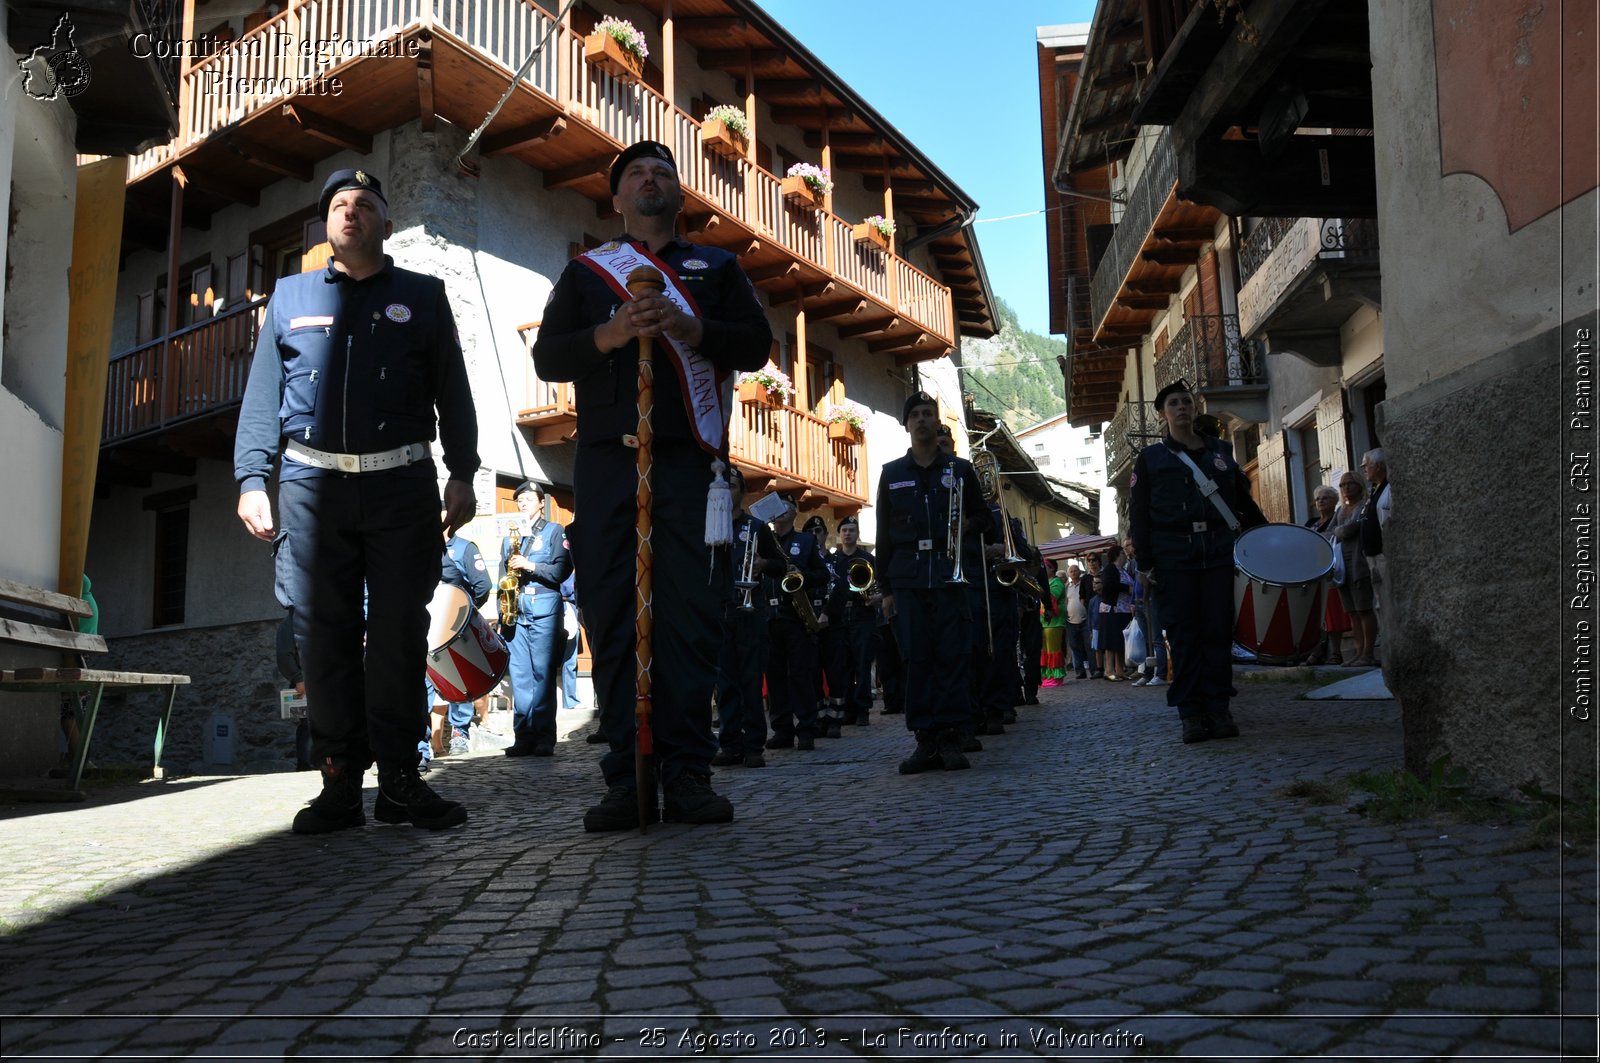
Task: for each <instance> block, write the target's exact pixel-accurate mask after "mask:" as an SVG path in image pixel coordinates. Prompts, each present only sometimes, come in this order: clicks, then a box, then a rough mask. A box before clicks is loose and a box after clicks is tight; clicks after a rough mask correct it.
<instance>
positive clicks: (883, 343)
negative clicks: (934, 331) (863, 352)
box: [867, 332, 933, 354]
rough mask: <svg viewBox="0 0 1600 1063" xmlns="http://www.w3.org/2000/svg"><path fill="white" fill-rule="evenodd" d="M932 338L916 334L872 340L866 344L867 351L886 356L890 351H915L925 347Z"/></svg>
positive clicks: (924, 333)
mask: <svg viewBox="0 0 1600 1063" xmlns="http://www.w3.org/2000/svg"><path fill="white" fill-rule="evenodd" d="M932 338H933V337H931V336H929V335H928V334H927V333H926V332H917V333H914V334H913V335H910V336H894V337H891V338H890V339H886V340H872V341H870V342H869V343H868V344H867V350H869V351H871V352H872V353H873V354H888V353H889V352H890V351H895V352H901V351H915V350H919V349H920V348H922V347H923V346H925V345H926V344H927V343H928V342H929V341H930V340H932Z"/></svg>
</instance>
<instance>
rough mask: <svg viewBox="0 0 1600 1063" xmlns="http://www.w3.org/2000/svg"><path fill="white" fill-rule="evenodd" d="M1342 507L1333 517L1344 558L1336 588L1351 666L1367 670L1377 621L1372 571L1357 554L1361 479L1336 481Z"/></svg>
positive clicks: (1350, 476)
mask: <svg viewBox="0 0 1600 1063" xmlns="http://www.w3.org/2000/svg"><path fill="white" fill-rule="evenodd" d="M1339 497H1340V499H1341V502H1342V504H1341V505H1340V506H1339V508H1338V510H1336V511H1335V513H1334V518H1333V535H1334V541H1335V542H1336V543H1337V544H1338V547H1339V549H1340V550H1341V551H1342V552H1343V555H1344V583H1342V584H1341V585H1340V586H1339V600H1340V604H1342V605H1343V606H1344V611H1345V612H1346V613H1348V614H1349V615H1350V623H1351V637H1352V638H1354V639H1355V657H1354V658H1353V659H1352V660H1351V661H1350V663H1351V664H1353V665H1359V666H1362V667H1370V666H1371V665H1372V664H1373V663H1374V662H1373V659H1372V647H1373V644H1374V643H1375V642H1376V641H1377V637H1378V617H1377V614H1376V613H1375V612H1374V611H1373V606H1374V602H1373V594H1372V571H1371V569H1370V568H1369V567H1368V565H1367V557H1366V555H1365V554H1364V553H1362V551H1361V514H1362V512H1363V510H1364V509H1365V506H1364V505H1363V503H1364V501H1365V498H1366V485H1365V484H1363V483H1362V482H1361V477H1360V476H1358V475H1356V474H1355V473H1353V472H1347V473H1345V474H1344V475H1343V476H1341V477H1339Z"/></svg>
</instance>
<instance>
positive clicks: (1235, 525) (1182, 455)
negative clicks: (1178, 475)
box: [1178, 449, 1239, 532]
mask: <svg viewBox="0 0 1600 1063" xmlns="http://www.w3.org/2000/svg"><path fill="white" fill-rule="evenodd" d="M1178 458H1179V460H1181V461H1182V462H1183V463H1184V464H1185V465H1187V466H1189V471H1190V472H1192V473H1194V485H1195V486H1196V487H1198V488H1199V489H1200V493H1201V494H1203V495H1205V496H1206V497H1207V498H1209V499H1211V504H1212V505H1213V506H1216V507H1217V512H1218V513H1220V514H1222V519H1223V521H1224V522H1225V523H1226V524H1227V525H1228V527H1229V528H1230V529H1232V530H1233V531H1235V532H1237V531H1238V530H1239V518H1238V517H1235V516H1234V515H1233V510H1231V509H1229V508H1228V503H1226V502H1224V501H1223V500H1222V496H1221V495H1220V494H1218V493H1217V485H1216V484H1214V483H1212V482H1211V478H1210V477H1208V476H1207V475H1206V474H1205V473H1203V472H1201V471H1200V466H1198V465H1196V464H1195V463H1194V459H1193V458H1191V457H1189V455H1188V454H1187V453H1186V452H1185V451H1183V450H1182V449H1180V450H1179V451H1178Z"/></svg>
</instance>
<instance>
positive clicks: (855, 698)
mask: <svg viewBox="0 0 1600 1063" xmlns="http://www.w3.org/2000/svg"><path fill="white" fill-rule="evenodd" d="M860 538H861V522H860V521H859V520H857V519H856V518H855V517H854V516H849V517H846V518H844V519H843V520H841V521H840V522H839V548H838V549H837V550H835V551H833V552H832V553H831V554H829V555H828V567H829V569H830V571H832V572H833V590H832V592H831V593H830V594H829V595H828V629H829V630H832V631H835V632H836V633H837V640H836V642H835V644H834V651H833V654H832V656H831V658H830V659H829V660H825V661H824V662H823V666H824V667H825V668H827V669H828V689H829V691H832V692H837V694H838V697H839V699H840V701H841V702H842V703H843V713H844V722H845V723H847V724H857V725H862V726H864V725H866V724H867V723H869V722H870V719H869V714H870V713H871V712H872V658H873V656H874V654H876V653H877V630H878V624H877V617H878V606H879V605H880V604H881V603H882V601H883V595H881V594H880V593H879V592H878V588H877V587H876V586H871V587H869V591H870V593H863V592H861V591H856V590H852V589H851V588H850V566H851V565H859V564H861V563H862V562H865V563H866V564H867V565H870V566H872V569H873V580H874V583H875V582H876V579H877V575H876V574H877V559H876V558H874V557H873V556H872V551H870V550H867V549H864V548H862V547H861V546H859V545H858V544H859V542H860Z"/></svg>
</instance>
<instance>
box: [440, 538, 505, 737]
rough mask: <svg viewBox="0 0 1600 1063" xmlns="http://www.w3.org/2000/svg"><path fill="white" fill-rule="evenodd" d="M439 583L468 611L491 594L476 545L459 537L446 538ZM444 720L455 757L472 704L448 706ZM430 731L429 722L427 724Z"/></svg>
mask: <svg viewBox="0 0 1600 1063" xmlns="http://www.w3.org/2000/svg"><path fill="white" fill-rule="evenodd" d="M439 582H440V583H448V584H450V585H451V586H452V587H460V588H461V589H462V590H463V591H465V592H466V593H467V597H468V598H470V599H472V608H473V609H477V608H478V607H479V606H481V605H483V603H484V602H486V601H488V600H489V592H490V591H492V590H494V583H493V581H491V580H490V579H489V571H488V568H487V567H486V566H485V565H484V563H483V554H481V553H480V552H479V551H478V544H477V543H474V542H473V541H472V540H471V539H463V538H462V537H461V536H459V535H450V536H448V537H447V538H446V539H445V544H444V554H443V556H442V557H441V558H440V559H439ZM433 697H434V689H433V683H432V682H431V681H429V682H428V704H429V705H430V706H431V705H432V704H433ZM448 704H449V710H448V715H447V717H446V718H447V719H448V720H449V722H450V753H451V755H452V756H458V755H460V754H463V753H465V752H467V751H468V750H469V749H470V748H471V745H470V737H471V732H472V702H470V701H452V702H449V703H448ZM429 724H430V729H431V724H432V721H431V720H430V721H429Z"/></svg>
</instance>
